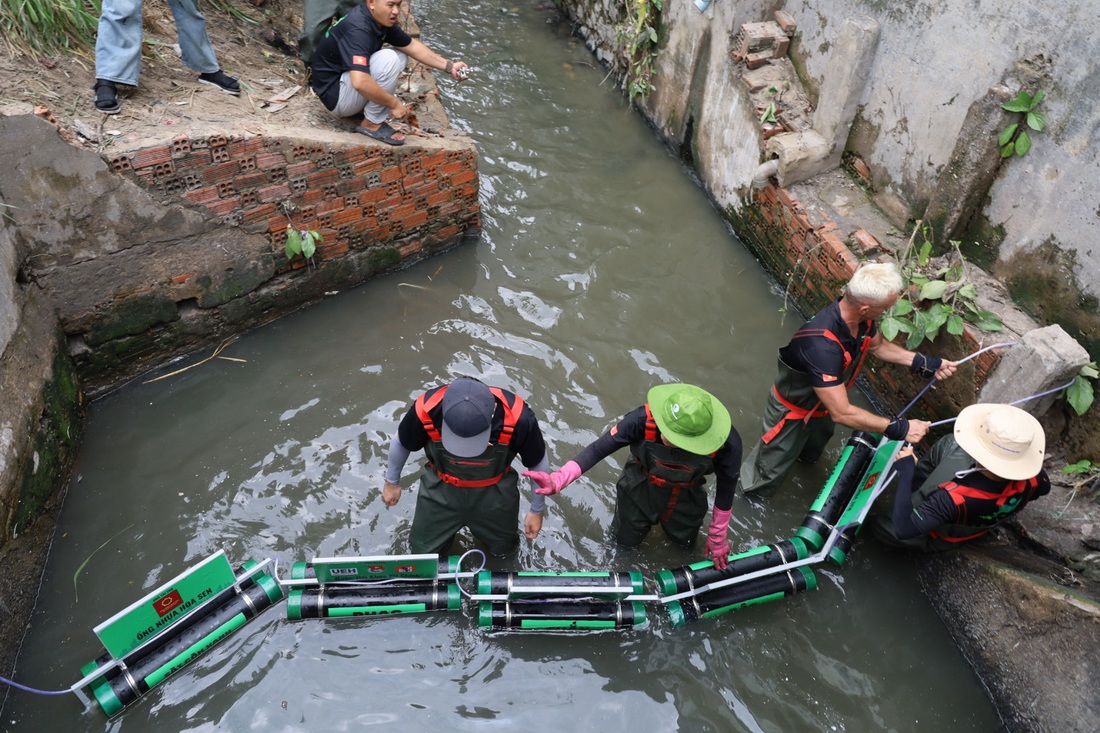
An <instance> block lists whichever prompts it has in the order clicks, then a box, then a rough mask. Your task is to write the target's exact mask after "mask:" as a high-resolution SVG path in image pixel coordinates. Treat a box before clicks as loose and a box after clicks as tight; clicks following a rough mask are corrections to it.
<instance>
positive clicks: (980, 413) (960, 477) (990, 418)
mask: <svg viewBox="0 0 1100 733" xmlns="http://www.w3.org/2000/svg"><path fill="white" fill-rule="evenodd" d="M1045 449H1046V435H1045V434H1044V433H1043V427H1042V425H1040V424H1039V421H1038V420H1036V419H1035V417H1034V416H1032V415H1030V414H1028V413H1026V412H1024V411H1023V410H1021V409H1020V408H1018V407H1012V406H1011V405H995V404H982V405H970V406H969V407H967V408H965V409H964V410H963V411H962V412H960V413H959V417H958V419H957V420H955V431H954V435H946V436H944V437H942V438H940V439H939V440H938V441H936V444H935V445H934V446H932V450H930V451H929V452H928V455H927V456H925V457H924V458H923V459H921V462H920V464H919V465H917V464H916V460H915V459H914V457H913V449H912V448H911V447H906V448H904V449H903V450H902V451H901V452H899V453H898V456H897V460H896V461H895V462H894V468H895V470H896V471H897V474H898V488H897V494H896V496H895V497H894V512H893V516H892V517H891V516H886V515H880V516H877V517H875V519H874V522H873V524H872V525H871V526H872V530H873V532H874V534H875V537H877V538H878V539H879V541H881V542H884V543H885V544H888V545H891V546H895V547H905V548H908V549H914V550H924V551H926V552H936V551H941V550H950V549H952V548H954V547H958V546H959V544H960V543H963V542H967V541H969V540H972V539H976V538H978V537H980V536H982V535H983V534H985V533H986V532H988V531H989V530H990V528H992V527H994V526H996V525H998V524H1000V523H1001V522H1003V521H1004V520H1005V519H1006V518H1008V517H1009V516H1011V515H1012V514H1015V513H1016V512H1018V511H1020V510H1021V509H1023V508H1024V506H1025V505H1026V504H1027V503H1028V502H1029V501H1032V500H1033V499H1037V498H1039V497H1040V496H1045V495H1046V494H1048V493H1050V479H1049V478H1048V477H1047V473H1046V471H1044V470H1043V451H1044V450H1045ZM913 486H916V487H917V489H916V490H913V488H912V487H913Z"/></svg>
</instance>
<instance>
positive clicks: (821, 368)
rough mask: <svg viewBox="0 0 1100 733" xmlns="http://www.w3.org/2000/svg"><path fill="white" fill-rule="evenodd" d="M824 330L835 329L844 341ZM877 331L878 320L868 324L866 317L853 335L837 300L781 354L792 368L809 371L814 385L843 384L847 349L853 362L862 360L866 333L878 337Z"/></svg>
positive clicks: (807, 324)
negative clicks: (841, 313)
mask: <svg viewBox="0 0 1100 733" xmlns="http://www.w3.org/2000/svg"><path fill="white" fill-rule="evenodd" d="M822 330H827V331H832V332H833V333H834V334H835V335H836V337H837V338H838V339H840V344H837V342H836V341H833V340H832V339H831V338H829V337H827V336H823V335H821V331H822ZM876 333H878V328H877V327H876V326H875V324H874V322H871V323H870V325H868V323H867V322H866V321H864V322H862V323H860V324H859V333H858V334H857V335H855V336H853V335H852V332H851V331H850V330H849V329H848V324H847V323H845V322H844V319H843V318H842V317H841V315H840V301H836V302H834V303H831V304H830V305H828V306H826V307H825V308H824V309H823V310H822V311H821V312H820V313H818V314H817V315H816V316H814V317H813V318H811V319H810V320H809V321H807V322H806V325H804V326H803V327H802V328H800V329H798V331H797V332H796V333H795V335H794V337H793V338H791V342H790V343H789V344H787V345H786V346H784V347H783V348H782V349H780V350H779V358H780V359H782V360H783V363H784V364H786V365H787V366H789V367H790V368H791V369H797V370H798V371H800V372H805V373H806V374H809V375H810V381H811V382H812V383H813V386H814V387H837V386H843V385H844V352H845V351H846V352H848V355H849V356H850V357H851V359H852V363H855V362H858V361H859V345H860V343H861V342H862V341H863V337H864V336H870V337H871V338H874V336H875V334H876ZM841 344H842V345H843V347H844V348H843V350H842V349H841Z"/></svg>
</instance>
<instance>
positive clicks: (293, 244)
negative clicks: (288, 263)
mask: <svg viewBox="0 0 1100 733" xmlns="http://www.w3.org/2000/svg"><path fill="white" fill-rule="evenodd" d="M323 241H325V239H324V237H322V236H321V233H320V232H318V231H316V230H313V229H295V228H294V227H292V226H289V225H288V226H287V228H286V258H287V259H288V260H292V259H294V258H295V257H297V256H298V255H301V256H302V257H305V258H306V259H307V260H310V261H312V260H313V254H314V253H315V252H316V251H317V245H318V244H320V243H321V242H323Z"/></svg>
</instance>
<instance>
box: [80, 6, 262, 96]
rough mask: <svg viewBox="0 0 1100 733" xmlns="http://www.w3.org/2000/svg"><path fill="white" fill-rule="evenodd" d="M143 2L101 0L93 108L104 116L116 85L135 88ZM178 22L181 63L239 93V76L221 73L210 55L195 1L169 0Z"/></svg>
mask: <svg viewBox="0 0 1100 733" xmlns="http://www.w3.org/2000/svg"><path fill="white" fill-rule="evenodd" d="M141 2H142V0H103V9H102V12H101V13H100V16H99V32H98V34H97V36H96V42H95V76H96V79H95V84H94V85H93V87H92V89H93V90H94V91H95V107H96V109H97V110H99V111H100V112H102V113H104V114H108V115H113V114H116V113H118V111H119V109H120V108H121V106H120V105H119V103H118V88H117V86H116V85H117V84H124V85H126V86H131V87H136V86H137V84H138V74H139V73H140V71H141ZM168 7H169V8H171V10H172V17H173V18H175V20H176V35H177V36H178V37H179V42H180V53H181V55H182V57H183V63H184V64H185V65H186V66H188V67H190V68H192V69H194V70H195V71H197V72H199V81H201V82H203V83H204V84H211V85H213V86H216V87H217V88H219V89H221V90H222V91H225V92H228V93H229V94H233V95H239V94H240V93H241V87H240V85H239V84H238V83H237V80H236V79H234V78H233V77H231V76H228V75H227V74H225V73H224V72H223V71H222V69H221V66H220V65H219V64H218V59H217V57H216V56H215V55H214V47H213V46H212V45H211V44H210V36H208V35H207V34H206V18H204V17H203V15H202V13H200V12H199V8H198V5H197V0H168Z"/></svg>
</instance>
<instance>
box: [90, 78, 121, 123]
mask: <svg viewBox="0 0 1100 733" xmlns="http://www.w3.org/2000/svg"><path fill="white" fill-rule="evenodd" d="M92 89H93V90H94V91H95V108H96V109H97V110H99V111H100V112H102V113H103V114H105V115H117V114H118V111H119V110H120V109H122V105H120V104H119V103H118V88H117V87H116V86H115V83H114V82H113V81H107V80H106V79H96V80H95V84H93V85H92Z"/></svg>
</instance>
